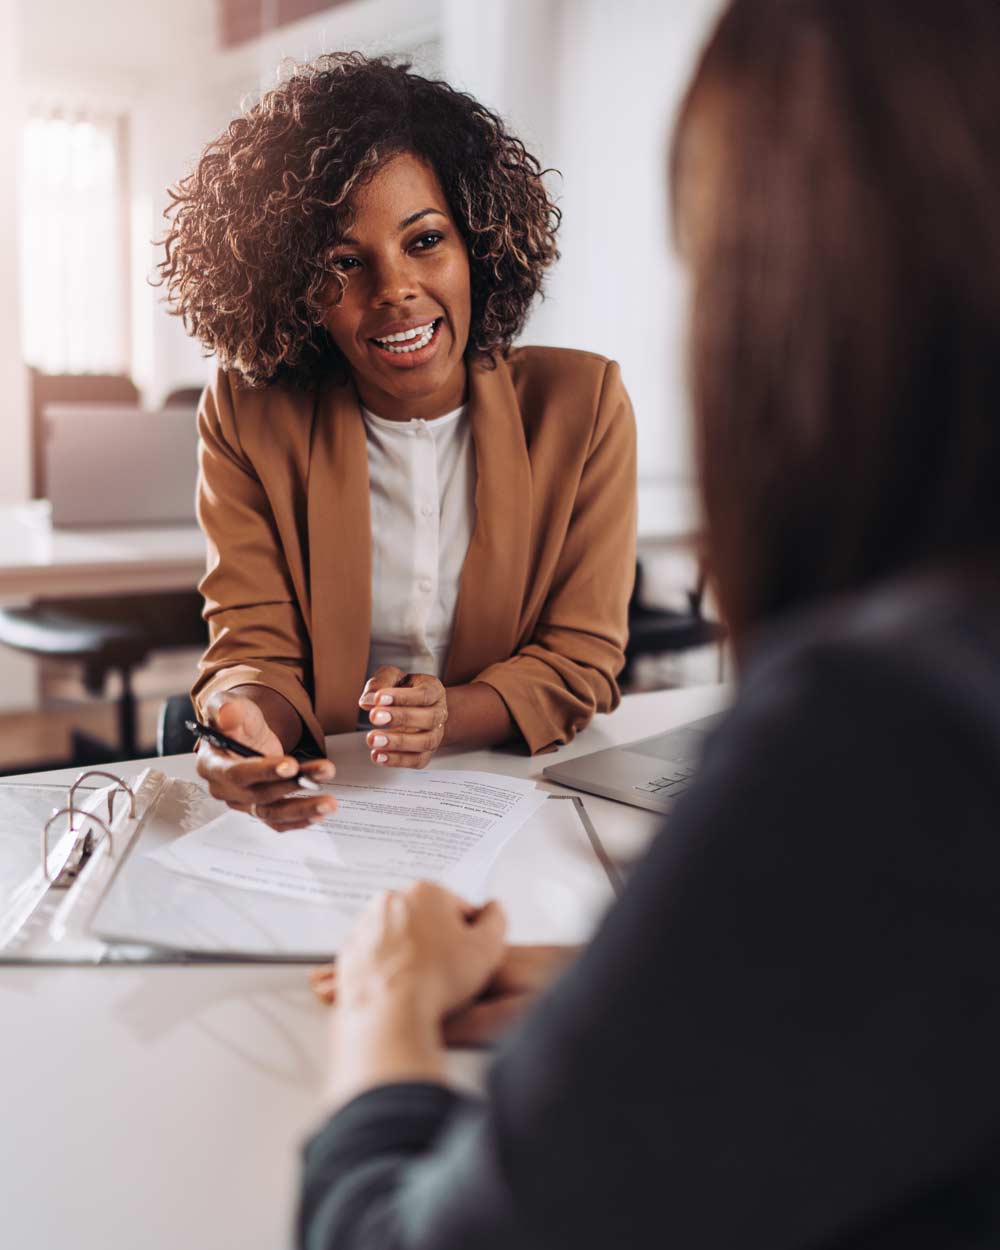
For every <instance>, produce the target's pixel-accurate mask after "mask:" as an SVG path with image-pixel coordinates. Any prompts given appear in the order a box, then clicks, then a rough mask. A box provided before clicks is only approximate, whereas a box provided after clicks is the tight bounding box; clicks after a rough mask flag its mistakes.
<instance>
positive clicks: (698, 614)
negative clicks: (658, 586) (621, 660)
mask: <svg viewBox="0 0 1000 1250" xmlns="http://www.w3.org/2000/svg"><path fill="white" fill-rule="evenodd" d="M642 591H643V576H642V565H641V563H640V562H639V561H636V566H635V586H634V588H633V590H632V598H631V600H630V602H629V606H628V635H629V636H628V643H627V644H626V647H625V667H624V668H623V669H622V671H621V673H620V674H619V676H618V682H619V685H625V684H627V683H628V681H629V679H630V678H631V676H632V671H633V668H634V665H635V661H636V660H638V659H639V658H640V657H641V656H646V655H668V654H673V653H676V652H680V651H689V650H692V649H693V648H695V647H706V646H712V645H715V646H718V647H719V680H720V681H721V680H722V655H723V652H722V646H723V643H724V642H725V638H726V630H725V626H723V625H721V624H720V623H719V622H718V621H712V620H709V619H708V618H707V617H706V616H705V615H704V613H703V610H702V605H703V600H704V596H705V576H704V574H703V573H701V572H699V575H698V580H697V583H696V584H695V586H694V588H693V589H691V590H689V591H687V592H686V593H687V608H686V609H675V608H666V607H653V606H649V605H646V604H644V603H643V602H642Z"/></svg>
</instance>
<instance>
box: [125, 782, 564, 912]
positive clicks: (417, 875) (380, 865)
mask: <svg viewBox="0 0 1000 1250" xmlns="http://www.w3.org/2000/svg"><path fill="white" fill-rule="evenodd" d="M323 789H324V790H325V791H327V792H329V793H330V794H333V795H334V796H335V797H336V798H337V800H338V804H339V806H338V808H337V810H336V811H335V812H334V813H333V814H332V815H331V816H329V817H328V818H327V819H325V820H322V821H319V822H317V823H316V824H315V825H312V826H310V828H308V829H302V830H296V831H294V832H292V833H275V832H274V831H273V830H272V829H269V828H268V827H267V826H266V825H265V824H264V823H263V822H262V821H259V820H255V819H254V818H253V817H252V816H249V815H245V814H243V813H241V812H227V813H226V814H225V815H223V816H220V817H218V818H217V819H216V820H213V821H211V822H210V823H209V824H207V825H205V826H203V827H202V828H201V829H198V830H195V831H194V832H193V833H188V834H186V835H184V836H182V837H179V838H177V839H176V841H174V842H172V843H171V844H170V845H169V846H166V847H162V848H160V849H159V850H157V851H154V852H152V853H151V855H150V858H151V859H153V860H155V861H156V862H158V863H160V864H163V865H164V866H166V867H168V868H171V869H173V870H174V871H176V872H181V873H184V874H186V875H188V876H193V877H198V878H200V879H202V880H208V881H215V882H219V883H220V884H225V885H232V886H239V887H242V888H244V889H248V890H261V891H264V892H266V893H269V894H279V895H282V896H284V897H286V898H295V899H301V900H303V901H305V902H310V903H331V904H335V905H338V906H340V907H343V906H348V907H350V908H352V909H354V908H359V907H361V906H362V905H363V904H364V903H365V902H366V901H367V899H368V898H370V897H371V896H372V895H373V894H375V893H377V892H379V891H380V890H386V889H398V888H401V887H403V886H405V885H408V884H409V883H410V882H412V881H416V880H420V879H426V880H432V881H438V882H440V883H441V884H443V885H447V886H448V887H449V888H450V889H453V890H455V891H456V892H457V893H460V894H462V895H463V896H464V897H466V898H468V899H470V901H473V902H478V901H480V896H481V892H482V888H483V884H484V882H485V879H486V876H487V874H488V872H489V869H490V866H491V864H492V863H493V861H494V859H495V858H496V856H497V855H498V854H499V852H500V850H501V848H502V847H503V846H504V844H505V843H506V842H507V841H508V839H509V838H510V837H511V836H512V835H513V834H514V833H516V832H517V830H518V829H520V828H521V826H522V825H523V824H524V823H525V821H527V820H528V819H529V818H530V817H531V816H532V814H533V813H534V812H536V811H537V810H538V809H539V807H541V805H542V804H543V803H544V802H545V799H546V795H545V793H544V792H543V791H540V790H538V789H536V787H535V784H534V782H531V781H522V780H519V779H517V778H511V777H502V776H496V775H494V774H493V773H474V772H462V771H444V770H441V771H437V770H435V771H433V772H427V773H414V772H413V771H412V770H410V769H404V768H396V769H388V768H387V769H378V770H375V769H374V768H372V767H370V766H369V767H365V766H362V767H353V768H350V767H345V768H342V769H340V770H339V772H338V775H337V779H336V781H334V782H333V783H332V784H330V785H328V786H324V787H323Z"/></svg>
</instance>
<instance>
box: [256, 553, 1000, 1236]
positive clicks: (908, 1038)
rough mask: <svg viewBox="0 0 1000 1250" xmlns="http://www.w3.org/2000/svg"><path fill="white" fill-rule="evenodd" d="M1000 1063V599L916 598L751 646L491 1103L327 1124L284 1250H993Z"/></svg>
mask: <svg viewBox="0 0 1000 1250" xmlns="http://www.w3.org/2000/svg"><path fill="white" fill-rule="evenodd" d="M998 1067H1000V598H998V596H997V592H996V591H995V590H994V589H992V588H986V587H985V586H983V585H976V584H973V583H972V582H970V581H968V580H966V581H965V582H964V584H960V583H957V582H955V581H952V582H950V583H949V582H948V581H943V580H937V581H935V580H933V579H928V578H925V579H923V580H922V581H920V582H910V583H909V584H902V583H901V584H897V585H895V586H891V587H887V588H884V589H882V590H881V591H880V592H878V593H873V594H869V595H867V596H865V597H863V598H858V599H855V600H853V601H850V602H844V603H841V604H839V605H837V606H835V607H834V608H832V609H830V610H828V611H826V612H824V613H823V615H822V616H817V615H815V614H813V615H810V616H808V617H805V618H800V619H798V620H797V621H794V622H791V623H786V624H785V625H784V626H783V627H782V628H780V629H779V630H777V631H772V633H771V634H770V635H769V636H768V637H767V638H766V639H763V640H761V643H760V645H759V646H758V647H757V648H755V653H754V658H753V660H752V661H751V663H750V664H749V665H748V668H747V672H746V676H745V680H744V682H743V685H742V689H741V692H740V695H739V699H738V701H737V704H736V706H735V708H734V710H733V711H732V712H731V714H730V715H729V716H728V717H727V718H726V719H725V721H724V722H723V724H722V726H721V727H720V728H719V729H718V730H717V732H716V733H715V735H714V736H713V738H712V739H711V740H710V742H709V745H708V748H707V750H706V754H705V758H704V760H703V763H702V766H701V769H700V771H699V774H698V777H697V780H696V782H695V784H694V785H693V786H692V788H691V789H690V790H689V791H688V793H687V795H686V796H685V798H684V799H683V801H682V802H681V804H680V805H679V806H678V808H677V809H676V811H675V813H674V815H673V816H672V818H671V820H670V822H669V824H668V826H667V827H666V828H665V829H664V830H663V832H662V833H661V834H660V836H659V837H658V839H657V840H656V842H655V844H654V846H653V847H652V849H651V851H650V853H649V855H648V856H647V858H646V859H645V860H644V861H643V862H642V863H641V865H640V866H639V867H638V868H637V869H636V870H635V871H634V873H633V874H632V878H631V881H630V883H629V886H628V889H627V891H626V894H625V897H624V898H623V899H622V901H621V902H620V904H619V905H618V906H617V907H616V908H615V909H614V911H613V912H612V913H611V915H610V916H609V917H608V919H607V921H606V923H605V924H604V925H603V927H602V928H601V930H600V932H599V934H598V935H597V938H596V939H595V941H594V942H593V944H592V945H591V947H590V948H589V949H588V950H587V952H586V953H585V954H584V955H583V957H582V958H581V959H580V961H579V962H578V963H577V964H576V965H575V967H574V968H573V969H572V970H571V971H570V972H569V974H568V975H567V976H566V977H565V978H564V979H563V980H562V981H561V982H560V983H559V984H558V985H557V986H556V987H555V989H554V990H553V991H552V992H551V993H550V994H549V995H548V996H547V997H546V998H545V999H544V1000H543V1002H542V1003H541V1005H540V1006H539V1007H538V1008H537V1009H536V1010H535V1011H534V1012H533V1013H532V1014H531V1016H530V1017H529V1018H528V1020H527V1021H526V1022H525V1024H524V1025H523V1027H521V1028H520V1029H519V1030H518V1031H517V1032H516V1034H515V1035H514V1036H513V1037H512V1038H511V1039H510V1041H509V1042H508V1043H507V1044H506V1045H505V1047H504V1048H503V1050H502V1051H501V1053H500V1055H499V1057H498V1059H497V1061H496V1064H495V1066H494V1068H493V1071H492V1077H491V1079H490V1083H489V1090H488V1096H487V1098H486V1099H485V1100H484V1101H482V1102H478V1101H474V1100H470V1099H468V1098H464V1097H461V1096H459V1095H457V1094H455V1093H452V1092H450V1091H448V1090H446V1089H444V1088H442V1087H439V1086H435V1085H395V1086H385V1087H382V1088H380V1089H376V1090H373V1091H370V1092H368V1093H366V1094H363V1095H362V1096H361V1097H360V1098H358V1099H356V1100H355V1101H354V1102H353V1103H351V1104H350V1105H348V1106H347V1107H345V1108H344V1109H343V1110H342V1111H340V1112H339V1113H338V1114H337V1115H335V1116H334V1117H333V1118H332V1119H331V1120H330V1121H329V1122H328V1123H327V1124H326V1126H325V1127H324V1128H322V1129H321V1131H320V1132H319V1133H318V1134H317V1135H316V1136H315V1138H313V1140H312V1141H311V1142H310V1143H309V1145H308V1147H307V1149H306V1158H305V1175H304V1184H303V1196H302V1205H301V1210H300V1222H299V1235H300V1243H301V1244H302V1245H304V1246H308V1247H310V1250H333V1248H334V1247H336V1250H360V1248H361V1247H366V1248H368V1247H371V1248H372V1250H374V1248H375V1247H378V1250H391V1248H392V1247H414V1248H416V1247H419V1248H420V1250H430V1248H432V1247H433V1248H434V1250H478V1248H485V1247H505V1248H508V1250H530V1248H531V1247H551V1248H555V1247H565V1248H566V1250H589V1248H590V1247H593V1248H594V1250H598V1248H599V1250H618V1248H619V1247H621V1248H626V1247H628V1248H631V1247H636V1248H639V1247H646V1246H652V1245H662V1246H666V1247H670V1248H671V1250H736V1248H737V1247H740V1248H742V1247H746V1248H747V1250H834V1248H836V1250H848V1248H849V1247H850V1248H854V1247H858V1248H860V1247H865V1250H885V1248H887V1247H893V1248H896V1247H898V1248H900V1250H904V1248H905V1250H923V1248H925V1247H949V1248H951V1247H956V1248H957V1247H968V1248H971V1247H987V1246H990V1247H996V1246H1000V1073H998ZM261 1131H262V1132H265V1131H266V1126H261Z"/></svg>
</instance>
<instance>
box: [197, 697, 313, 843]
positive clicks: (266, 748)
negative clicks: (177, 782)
mask: <svg viewBox="0 0 1000 1250" xmlns="http://www.w3.org/2000/svg"><path fill="white" fill-rule="evenodd" d="M204 714H205V716H206V718H207V720H208V723H209V724H210V725H214V726H215V727H216V728H217V729H219V730H221V732H222V733H224V734H225V735H226V736H227V737H229V738H234V739H235V740H236V741H237V742H242V743H245V745H246V746H248V747H251V748H252V749H253V750H255V751H260V752H261V753H262V755H263V757H264V758H263V759H247V758H245V757H243V756H240V755H233V754H232V753H231V752H229V751H222V750H220V749H219V748H218V747H213V746H212V745H211V744H210V743H209V742H208V741H207V740H206V739H204V738H202V739H201V741H200V742H199V743H198V775H199V776H201V777H204V779H205V780H206V781H207V782H208V790H209V793H210V794H211V795H212V797H213V798H216V799H222V801H223V802H224V803H227V804H228V805H229V806H230V807H231V808H233V809H234V810H235V811H238V812H250V813H251V815H253V816H256V817H257V819H258V820H262V821H264V823H265V824H267V825H270V827H271V828H272V829H277V830H279V831H283V830H288V829H302V828H304V827H305V826H307V825H310V824H312V823H313V821H316V820H321V819H322V818H323V817H324V816H327V815H329V813H330V812H332V811H333V810H334V809H335V808H336V806H337V801H336V799H334V797H333V796H332V795H330V794H307V795H296V797H294V798H290V797H288V796H289V795H294V794H295V792H296V788H297V787H296V785H295V780H294V778H295V777H297V776H298V775H299V774H300V773H302V774H303V775H305V776H309V777H312V779H313V780H314V781H318V782H319V781H332V780H333V776H334V772H335V770H334V767H333V765H332V764H331V763H330V761H329V760H307V761H306V762H305V763H303V764H300V763H299V761H298V760H296V759H293V758H292V757H291V756H289V755H287V754H286V753H285V750H284V748H283V746H282V744H281V740H280V738H279V737H278V735H277V734H276V733H275V732H274V730H273V729H272V728H271V727H270V725H269V724H268V723H267V721H266V720H265V718H264V713H263V711H262V709H261V708H260V706H259V705H258V704H257V703H256V702H255V701H254V700H253V699H250V698H246V697H245V696H242V695H237V694H233V693H232V692H222V693H219V694H216V695H213V696H212V698H211V699H210V700H209V702H208V704H207V706H206V707H205V712H204Z"/></svg>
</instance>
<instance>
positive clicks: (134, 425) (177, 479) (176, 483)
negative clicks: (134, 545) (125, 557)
mask: <svg viewBox="0 0 1000 1250" xmlns="http://www.w3.org/2000/svg"><path fill="white" fill-rule="evenodd" d="M42 428H43V431H44V472H45V491H46V494H47V495H48V498H49V501H50V503H51V505H52V524H53V525H54V526H60V527H70V526H96V525H122V526H124V525H135V526H144V525H169V524H177V525H180V524H184V523H187V524H191V523H193V522H194V520H195V483H196V478H197V472H198V429H197V422H196V420H195V413H194V410H193V409H192V408H163V409H161V410H160V411H158V412H147V411H145V410H143V409H142V408H139V407H136V406H135V405H133V404H46V405H45V408H44V410H43V412H42Z"/></svg>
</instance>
